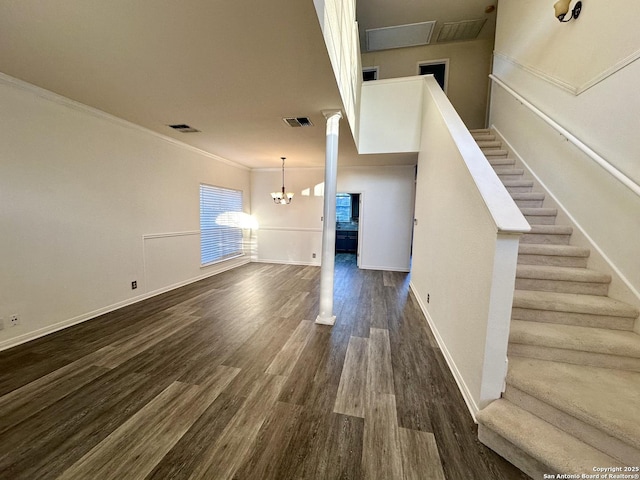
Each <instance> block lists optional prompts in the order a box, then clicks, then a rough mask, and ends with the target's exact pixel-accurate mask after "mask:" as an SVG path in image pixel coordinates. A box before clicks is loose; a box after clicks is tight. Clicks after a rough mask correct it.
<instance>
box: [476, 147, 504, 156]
mask: <svg viewBox="0 0 640 480" xmlns="http://www.w3.org/2000/svg"><path fill="white" fill-rule="evenodd" d="M482 153H484V156H485V157H506V156H507V155H508V154H509V152H508V151H507V150H503V149H501V148H489V149H485V150H483V152H482Z"/></svg>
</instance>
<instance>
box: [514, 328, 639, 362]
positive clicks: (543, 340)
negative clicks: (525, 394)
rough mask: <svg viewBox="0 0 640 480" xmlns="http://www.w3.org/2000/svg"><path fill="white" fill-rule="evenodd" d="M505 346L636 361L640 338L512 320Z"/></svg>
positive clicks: (626, 334)
mask: <svg viewBox="0 0 640 480" xmlns="http://www.w3.org/2000/svg"><path fill="white" fill-rule="evenodd" d="M509 342H511V343H516V344H524V345H537V346H540V347H547V348H562V349H566V350H576V351H582V352H595V353H601V354H605V355H616V356H621V357H632V358H640V335H638V334H636V333H634V332H624V331H620V330H609V329H605V328H590V327H578V326H574V325H559V324H553V323H536V322H527V321H524V320H512V321H511V330H510V332H509Z"/></svg>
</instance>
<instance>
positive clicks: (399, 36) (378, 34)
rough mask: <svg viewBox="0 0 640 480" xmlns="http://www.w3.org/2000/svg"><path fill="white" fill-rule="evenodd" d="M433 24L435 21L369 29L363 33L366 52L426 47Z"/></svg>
mask: <svg viewBox="0 0 640 480" xmlns="http://www.w3.org/2000/svg"><path fill="white" fill-rule="evenodd" d="M435 24H436V22H435V21H431V22H420V23H410V24H407V25H397V26H394V27H383V28H371V29H369V30H366V31H365V35H366V42H367V45H366V46H367V51H369V52H372V51H375V50H388V49H391V48H401V47H414V46H416V45H427V44H429V42H430V41H431V34H432V33H433V27H434V26H435Z"/></svg>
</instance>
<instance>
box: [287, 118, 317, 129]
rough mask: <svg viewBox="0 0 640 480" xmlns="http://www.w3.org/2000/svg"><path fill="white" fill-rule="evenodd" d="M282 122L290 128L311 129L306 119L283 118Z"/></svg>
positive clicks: (311, 124) (310, 124) (309, 121)
mask: <svg viewBox="0 0 640 480" xmlns="http://www.w3.org/2000/svg"><path fill="white" fill-rule="evenodd" d="M282 120H284V123H286V124H287V125H289V126H290V127H313V123H311V120H309V118H308V117H285V118H283V119H282Z"/></svg>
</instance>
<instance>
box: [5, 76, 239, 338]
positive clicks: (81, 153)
mask: <svg viewBox="0 0 640 480" xmlns="http://www.w3.org/2000/svg"><path fill="white" fill-rule="evenodd" d="M0 105H2V112H1V113H0V223H1V225H2V235H1V236H0V252H2V268H1V269H0V317H2V318H3V319H4V320H5V325H6V324H7V318H8V316H9V315H12V314H14V313H17V314H19V315H20V319H21V325H19V326H17V327H11V328H5V329H4V330H2V331H0V349H1V348H7V347H8V346H11V345H13V344H17V343H20V342H23V341H26V340H29V339H31V338H35V337H37V336H40V335H43V334H46V333H49V332H51V331H55V330H57V329H60V328H64V327H65V326H68V325H71V324H74V323H78V322H80V321H83V320H86V319H88V318H91V317H93V316H97V315H99V314H101V313H104V312H107V311H110V310H113V309H115V308H118V307H120V306H123V305H126V304H129V303H134V302H135V301H138V300H141V299H143V298H146V297H148V296H151V295H153V294H156V293H159V292H162V291H166V290H169V289H171V288H175V287H176V286H180V285H184V284H186V283H190V282H192V281H195V280H197V279H200V278H204V277H206V276H209V275H212V274H214V273H216V272H219V271H221V270H224V269H228V268H231V267H233V266H237V265H239V264H242V263H243V262H244V263H246V262H247V261H248V260H249V257H248V256H246V257H243V258H239V259H235V260H233V261H229V262H223V263H220V264H217V265H212V266H209V267H206V268H201V267H200V256H199V248H200V247H199V229H200V225H199V223H200V222H199V208H200V206H199V205H200V204H199V185H200V183H208V184H213V185H219V186H224V187H228V188H234V189H238V190H242V191H243V195H244V204H245V211H246V212H247V213H248V212H249V204H250V200H251V198H250V195H251V192H250V174H249V171H248V170H247V169H245V168H243V167H240V166H236V165H234V164H231V162H227V161H225V160H224V159H220V158H217V157H214V156H212V155H208V154H205V153H204V152H201V151H199V150H196V149H194V148H191V147H187V146H186V145H183V144H180V143H178V142H175V141H173V140H171V139H168V138H165V137H162V136H159V135H157V134H153V133H151V132H149V131H147V130H144V129H142V128H140V127H137V126H134V125H132V124H129V123H127V122H124V121H121V120H119V119H116V118H114V117H111V116H109V115H106V114H104V113H101V112H99V111H97V110H93V109H91V108H89V107H85V106H83V105H80V104H78V103H75V102H72V101H70V100H67V99H64V98H62V97H59V96H57V95H54V94H52V93H49V92H46V91H44V90H41V89H39V88H36V87H33V86H30V85H28V84H24V83H22V82H19V81H15V80H13V79H10V78H9V77H4V76H3V77H2V78H0ZM134 280H135V281H137V284H138V288H137V289H136V290H132V289H131V282H132V281H134Z"/></svg>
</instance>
